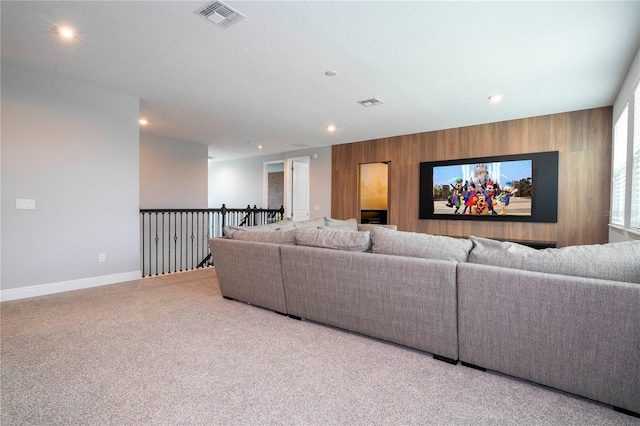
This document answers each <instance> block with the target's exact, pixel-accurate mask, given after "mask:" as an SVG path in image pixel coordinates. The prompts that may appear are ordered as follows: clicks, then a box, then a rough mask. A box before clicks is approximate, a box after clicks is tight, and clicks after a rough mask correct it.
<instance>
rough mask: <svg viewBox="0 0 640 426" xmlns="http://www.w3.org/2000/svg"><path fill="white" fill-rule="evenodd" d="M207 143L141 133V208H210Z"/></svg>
mask: <svg viewBox="0 0 640 426" xmlns="http://www.w3.org/2000/svg"><path fill="white" fill-rule="evenodd" d="M208 149H209V148H208V146H207V145H203V144H199V143H194V142H186V141H179V140H175V139H169V138H164V137H160V136H154V135H147V134H141V135H140V208H141V209H171V208H194V209H205V208H207V197H208V194H207V181H208V159H209V157H208Z"/></svg>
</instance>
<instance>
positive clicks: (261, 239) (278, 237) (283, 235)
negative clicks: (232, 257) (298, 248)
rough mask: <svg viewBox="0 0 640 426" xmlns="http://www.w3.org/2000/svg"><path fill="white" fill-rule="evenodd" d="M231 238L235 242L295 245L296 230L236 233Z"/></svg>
mask: <svg viewBox="0 0 640 426" xmlns="http://www.w3.org/2000/svg"><path fill="white" fill-rule="evenodd" d="M231 238H233V239H234V240H241V241H254V242H257V243H273V244H295V243H296V229H289V230H287V231H277V232H275V231H274V232H252V231H234V232H233V234H232V237H231Z"/></svg>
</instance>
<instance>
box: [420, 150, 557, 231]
mask: <svg viewBox="0 0 640 426" xmlns="http://www.w3.org/2000/svg"><path fill="white" fill-rule="evenodd" d="M557 194H558V152H557V151H554V152H545V153H534V154H519V155H509V156H496V157H484V158H470V159H461V160H447V161H435V162H426V163H421V164H420V219H467V220H478V219H486V220H519V221H531V222H556V221H557Z"/></svg>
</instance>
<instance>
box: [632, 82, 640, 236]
mask: <svg viewBox="0 0 640 426" xmlns="http://www.w3.org/2000/svg"><path fill="white" fill-rule="evenodd" d="M633 97H634V102H633V156H632V161H633V171H632V173H631V223H630V226H631V227H632V228H635V229H636V230H640V84H639V85H638V86H636V90H635V92H634V94H633Z"/></svg>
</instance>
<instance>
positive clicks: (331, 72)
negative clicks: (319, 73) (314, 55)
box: [324, 71, 338, 77]
mask: <svg viewBox="0 0 640 426" xmlns="http://www.w3.org/2000/svg"><path fill="white" fill-rule="evenodd" d="M324 75H326V76H327V77H335V76H336V75H338V73H337V72H335V71H325V73H324Z"/></svg>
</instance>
